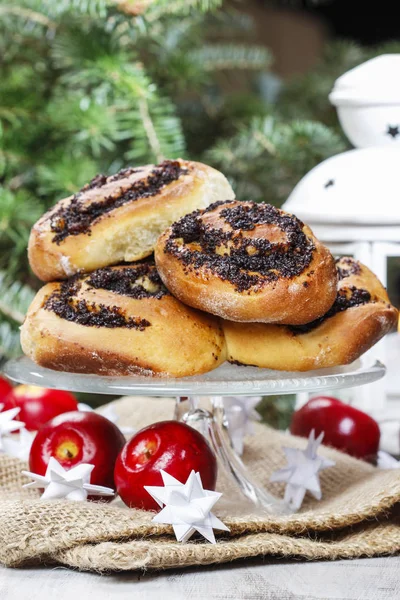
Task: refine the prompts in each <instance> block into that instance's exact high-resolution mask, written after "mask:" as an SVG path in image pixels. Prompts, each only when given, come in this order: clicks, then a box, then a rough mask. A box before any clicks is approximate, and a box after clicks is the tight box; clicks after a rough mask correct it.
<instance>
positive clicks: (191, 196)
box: [28, 159, 234, 281]
mask: <svg viewBox="0 0 400 600" xmlns="http://www.w3.org/2000/svg"><path fill="white" fill-rule="evenodd" d="M221 197H223V198H234V193H233V191H232V188H231V186H230V185H229V183H228V181H227V179H226V178H225V177H224V175H222V173H220V172H219V171H216V170H215V169H212V168H211V167H208V166H207V165H203V164H201V163H196V162H189V161H184V160H181V159H179V160H175V161H164V162H163V163H162V164H160V165H157V166H154V165H147V166H144V167H138V168H129V169H124V170H122V171H120V172H119V173H117V174H116V175H113V176H111V177H105V176H104V175H98V176H97V177H95V178H94V179H93V180H92V181H91V182H90V183H89V184H87V185H86V186H85V187H84V188H82V190H81V191H80V192H78V193H77V194H75V195H74V196H69V197H68V198H65V199H64V200H60V201H59V202H58V203H57V204H56V205H55V206H54V207H53V208H52V209H51V210H50V211H48V212H47V213H46V214H45V215H44V216H43V217H42V218H41V219H39V221H38V222H37V223H36V224H35V225H34V226H33V228H32V232H31V235H30V239H29V246H28V256H29V262H30V265H31V268H32V270H33V271H34V273H35V274H36V275H37V276H38V277H39V279H41V280H42V281H53V280H55V279H66V278H67V277H71V276H72V275H74V274H75V273H81V272H83V273H86V272H90V271H93V270H95V269H98V268H100V267H105V266H109V265H114V264H119V263H121V262H131V261H138V260H141V259H143V258H145V257H147V256H149V255H150V254H151V253H152V252H153V249H154V244H155V242H156V240H157V237H158V236H159V235H160V233H161V232H162V231H164V230H165V229H166V228H167V227H169V225H171V223H173V222H174V221H176V220H177V219H179V218H180V217H182V216H183V215H185V214H187V213H188V212H191V211H193V210H195V209H197V208H205V207H206V206H208V205H209V204H211V203H212V202H214V201H215V200H216V199H217V198H221Z"/></svg>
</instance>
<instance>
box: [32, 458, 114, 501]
mask: <svg viewBox="0 0 400 600" xmlns="http://www.w3.org/2000/svg"><path fill="white" fill-rule="evenodd" d="M93 469H94V465H90V464H86V463H82V464H80V465H77V466H76V467H73V468H72V469H69V470H67V469H64V467H62V466H61V465H60V463H59V462H58V461H57V460H56V459H55V458H53V457H51V458H50V460H49V464H48V465H47V469H46V474H45V475H38V474H37V473H30V472H29V471H22V474H23V475H26V476H27V477H30V478H31V479H33V481H32V482H31V483H26V484H25V485H24V486H23V487H26V488H36V489H43V488H44V492H43V494H42V495H41V498H42V500H55V499H59V498H66V499H67V500H78V501H81V502H82V501H85V500H87V497H88V495H89V494H90V495H91V496H114V490H112V489H111V488H108V487H104V486H102V485H93V484H91V483H90V476H91V473H92V471H93Z"/></svg>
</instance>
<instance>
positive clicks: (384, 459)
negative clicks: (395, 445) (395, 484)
mask: <svg viewBox="0 0 400 600" xmlns="http://www.w3.org/2000/svg"><path fill="white" fill-rule="evenodd" d="M377 467H378V468H379V469H400V460H396V459H395V458H394V457H393V456H392V455H391V454H389V453H388V452H384V451H383V450H379V452H378V460H377Z"/></svg>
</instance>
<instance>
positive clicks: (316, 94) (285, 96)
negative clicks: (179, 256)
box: [0, 0, 400, 359]
mask: <svg viewBox="0 0 400 600" xmlns="http://www.w3.org/2000/svg"><path fill="white" fill-rule="evenodd" d="M253 39H254V23H253V22H252V20H251V18H249V17H248V16H247V15H246V14H245V13H244V12H243V4H241V3H240V2H238V3H237V4H235V3H230V4H229V6H226V5H225V3H223V2H222V0H154V1H153V2H151V1H149V0H148V1H146V0H142V1H141V2H138V1H135V0H124V1H120V2H118V1H115V0H114V1H111V0H57V1H56V2H55V1H54V0H21V1H19V2H18V3H14V2H12V1H11V0H8V1H7V0H0V73H1V76H0V272H1V273H0V288H1V290H0V357H2V358H3V359H5V358H7V357H10V356H14V355H16V354H18V353H19V352H20V348H19V342H18V326H19V324H20V323H21V320H22V319H23V315H24V312H25V310H26V308H27V306H28V305H29V302H30V300H31V299H32V297H33V294H34V289H36V288H37V287H38V285H39V282H37V281H36V280H35V279H34V277H33V275H32V273H31V272H30V270H29V266H28V264H27V257H26V246H27V241H28V236H29V230H30V227H31V226H32V224H33V223H34V222H35V221H36V220H37V218H38V217H39V216H40V215H41V214H42V212H43V211H44V210H45V209H46V208H48V207H49V206H51V205H52V204H53V203H54V202H55V201H56V200H58V199H59V198H61V197H63V196H65V195H68V194H73V193H74V192H76V191H77V190H78V189H79V188H80V187H81V186H82V185H84V184H85V183H86V182H87V181H88V180H89V179H91V178H92V177H93V176H94V175H95V174H96V173H99V172H103V173H107V174H111V173H114V172H116V171H117V170H118V169H120V168H121V167H124V166H126V165H128V164H141V163H149V162H156V163H157V162H160V161H161V160H162V159H163V158H164V157H168V158H173V157H178V156H182V157H185V158H191V159H196V160H200V161H204V162H207V163H209V164H211V165H213V166H215V167H217V168H219V169H220V170H222V171H223V172H224V173H225V174H226V175H227V176H228V177H229V179H230V180H231V182H232V184H233V185H234V187H235V190H236V193H237V196H238V197H239V198H242V199H247V198H250V199H254V200H257V201H260V200H265V201H267V202H270V203H273V204H276V205H280V204H281V203H282V202H283V201H284V199H285V198H286V197H287V195H288V193H289V192H290V191H291V189H292V188H293V186H294V185H295V184H296V183H297V181H298V180H299V179H300V178H301V177H302V176H303V175H304V174H305V173H306V172H307V171H308V170H310V169H311V168H312V167H313V166H314V165H316V164H317V163H319V162H320V161H322V160H324V159H325V158H327V157H329V156H331V155H333V154H336V153H338V152H341V151H343V150H344V149H345V148H346V147H347V142H346V140H345V139H344V138H343V136H342V134H341V131H340V129H339V128H338V124H337V120H336V114H335V111H334V110H333V109H332V107H331V106H330V105H329V102H328V99H327V96H328V93H329V91H330V90H331V88H332V85H333V82H334V80H335V79H336V77H337V76H338V75H340V74H341V73H343V72H344V71H346V70H347V69H349V68H351V67H353V66H355V65H357V64H360V63H361V62H363V61H364V60H366V59H367V58H369V57H370V56H373V55H375V54H376V53H377V52H378V53H381V52H383V51H395V52H398V51H399V49H400V45H395V44H393V45H391V46H389V47H386V48H384V49H379V50H377V49H361V48H360V47H357V46H355V45H353V44H347V43H346V44H345V43H340V42H339V43H335V44H333V45H331V46H330V47H328V48H327V50H326V53H325V56H324V57H323V60H322V61H321V63H320V64H319V65H318V66H317V67H316V68H315V70H313V71H312V72H310V73H308V74H306V75H305V76H302V77H299V78H296V79H293V80H291V81H288V82H285V83H282V82H279V81H277V79H276V78H274V77H271V75H270V74H269V69H270V67H271V64H272V63H273V57H272V56H271V54H270V52H269V51H268V49H266V48H264V47H259V46H255V45H254V44H253ZM293 51H294V52H295V51H296V49H295V48H294V49H293Z"/></svg>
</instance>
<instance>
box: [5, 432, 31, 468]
mask: <svg viewBox="0 0 400 600" xmlns="http://www.w3.org/2000/svg"><path fill="white" fill-rule="evenodd" d="M34 437H35V436H34V434H33V433H31V432H30V431H28V430H27V429H25V428H22V429H21V430H20V432H19V435H18V436H15V435H14V436H9V437H5V438H4V439H3V452H4V453H5V454H8V455H9V456H13V457H14V458H19V459H20V460H23V461H24V462H26V461H27V460H28V459H29V453H30V451H31V446H32V442H33V440H34Z"/></svg>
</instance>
